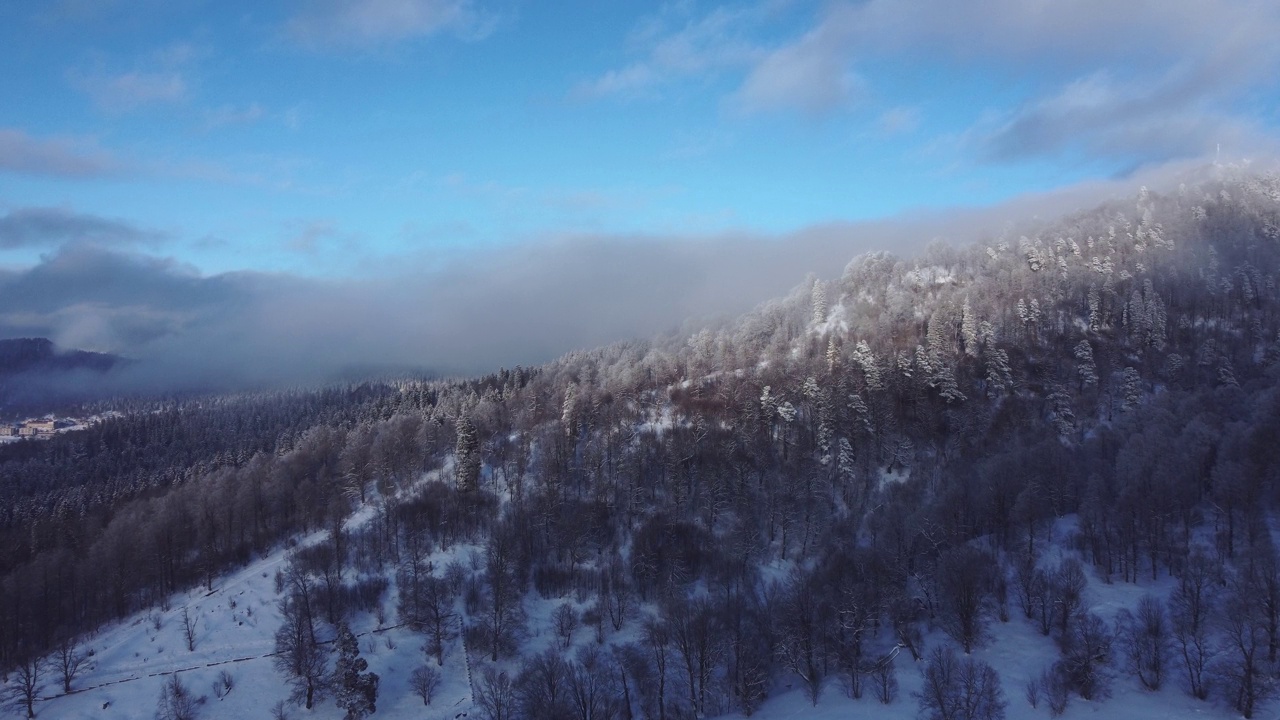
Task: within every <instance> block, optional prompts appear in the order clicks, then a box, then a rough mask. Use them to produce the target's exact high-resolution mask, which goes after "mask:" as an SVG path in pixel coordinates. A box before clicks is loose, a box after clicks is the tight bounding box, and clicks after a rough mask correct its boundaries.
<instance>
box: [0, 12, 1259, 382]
mask: <svg viewBox="0 0 1280 720" xmlns="http://www.w3.org/2000/svg"><path fill="white" fill-rule="evenodd" d="M1276 37H1280V4H1277V3H1275V2H1274V1H1268V0H1128V1H1126V2H1124V3H1116V2H1114V1H1113V0H1075V1H1073V2H1049V1H1048V0H969V1H966V2H957V1H956V0H861V1H859V2H841V1H830V2H816V1H812V0H757V1H754V2H753V1H744V2H735V3H713V2H692V1H677V2H671V3H665V4H664V3H638V2H628V1H626V0H619V1H617V2H599V1H598V0H596V1H582V2H579V1H576V0H563V1H560V2H554V3H551V2H532V1H530V0H363V1H357V0H306V1H303V0H274V1H273V0H255V1H252V2H248V1H239V0H220V1H213V0H208V1H205V0H49V1H48V2H40V3H27V2H17V1H13V0H10V1H8V2H0V48H3V50H0V78H2V79H0V336H5V337H17V336H30V335H44V336H49V337H52V338H53V339H55V341H57V342H59V343H60V344H63V345H66V346H74V347H83V348H86V349H95V350H106V351H113V352H120V353H123V354H127V355H130V356H132V357H144V358H145V357H152V356H155V357H162V356H163V357H166V358H169V360H170V364H171V365H173V366H174V367H175V370H174V372H180V371H181V368H182V367H194V366H195V365H198V364H200V361H201V360H203V361H204V362H205V363H206V364H210V365H217V366H219V367H225V366H230V365H234V366H237V367H242V368H243V367H245V366H248V365H253V366H257V367H273V368H277V369H278V370H280V371H281V372H284V371H285V369H288V372H294V371H297V372H299V373H301V372H302V370H303V368H302V365H305V364H306V360H305V358H313V359H315V362H316V363H317V367H319V366H323V368H324V369H325V370H326V371H328V370H331V369H333V368H334V367H337V366H340V365H344V364H357V363H377V362H386V363H389V364H398V365H404V364H411V365H423V366H432V367H438V368H448V369H451V370H464V371H465V370H475V369H484V368H493V367H497V366H499V365H512V364H515V363H517V362H522V363H526V364H527V363H530V362H537V361H541V360H546V359H549V358H550V357H553V356H555V355H556V354H559V353H561V352H564V351H567V350H569V349H572V348H574V347H580V346H584V345H591V344H599V343H603V342H609V341H611V340H616V339H622V338H625V337H630V336H633V335H642V336H643V335H647V334H651V333H653V332H657V331H661V330H664V329H669V328H670V327H671V326H673V325H678V324H679V323H680V322H681V321H683V320H684V319H685V318H687V317H689V316H691V315H698V314H714V313H732V312H741V311H742V310H745V309H747V308H749V307H750V306H751V305H752V304H754V303H755V302H759V301H761V300H763V299H765V298H767V297H769V296H771V295H776V294H779V293H780V292H782V291H783V290H785V288H787V287H790V286H792V285H794V284H796V283H797V282H799V281H800V280H801V279H802V278H803V277H804V274H805V273H806V272H809V271H813V272H817V273H819V274H820V275H824V276H831V275H834V274H838V273H839V270H840V269H841V268H842V267H843V265H844V263H845V262H847V261H848V260H849V259H851V258H852V257H853V256H854V255H856V254H858V253H860V252H863V251H866V250H875V249H885V250H891V251H895V252H899V253H909V252H910V251H911V250H912V249H913V248H917V247H919V246H922V245H923V244H924V243H925V242H927V241H928V240H930V239H932V237H935V236H941V237H944V238H945V239H950V240H955V241H963V240H965V239H966V238H965V237H964V235H965V231H963V230H961V229H958V228H960V227H961V226H963V227H965V228H968V227H969V226H970V225H971V224H972V223H971V224H970V225H965V224H963V223H961V224H957V225H956V226H955V228H952V229H951V230H950V231H948V228H949V227H950V226H949V225H948V223H947V222H945V219H946V218H947V217H950V215H949V214H955V213H958V214H959V215H960V216H963V217H969V218H972V213H973V212H974V211H990V212H991V217H992V218H995V217H997V216H999V212H997V209H999V208H1008V207H1016V206H1017V204H1018V203H1019V202H1020V201H1024V200H1025V199H1026V198H1029V197H1050V196H1053V195H1054V194H1055V193H1070V192H1071V191H1072V190H1073V189H1078V188H1081V187H1095V188H1097V187H1104V186H1105V187H1111V185H1108V183H1111V184H1112V185H1114V184H1115V183H1116V182H1122V181H1124V180H1126V179H1132V178H1136V177H1141V176H1143V175H1144V173H1145V174H1153V173H1154V174H1158V173H1159V171H1160V169H1161V168H1168V167H1173V166H1185V165H1187V164H1194V163H1197V162H1209V161H1212V160H1213V159H1215V158H1219V157H1228V158H1231V159H1237V158H1252V157H1262V156H1270V155H1272V154H1273V153H1274V149H1275V145H1276V140H1277V137H1278V135H1280V133H1278V131H1280V107H1278V104H1277V100H1278V99H1280V92H1278V91H1280V72H1277V71H1278V70H1280V44H1278V43H1276V42H1275V41H1274V38H1276ZM1064 209H1065V210H1070V209H1071V208H1064ZM677 266H678V267H677ZM229 348H234V350H231V349H229ZM304 374H305V373H304Z"/></svg>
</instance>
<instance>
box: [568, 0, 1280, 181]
mask: <svg viewBox="0 0 1280 720" xmlns="http://www.w3.org/2000/svg"><path fill="white" fill-rule="evenodd" d="M681 7H682V8H683V9H682V10H681V11H680V12H683V13H685V15H680V13H679V12H677V13H676V14H675V17H676V19H677V20H678V22H677V21H673V20H672V19H671V18H670V17H663V18H659V19H658V20H653V21H650V22H648V23H646V24H645V26H644V28H643V32H640V33H638V34H637V36H636V40H635V42H634V44H636V45H637V46H638V47H639V48H640V49H641V53H642V55H643V56H642V57H641V59H639V60H637V61H635V62H633V63H631V64H630V65H627V66H625V67H622V68H620V69H615V70H612V71H610V72H607V73H605V74H603V75H601V76H600V77H599V78H597V79H596V80H594V81H593V82H591V83H588V84H585V85H584V86H581V87H580V88H579V89H580V90H584V89H585V90H586V91H588V93H587V94H593V95H611V94H612V95H617V94H639V93H638V91H639V90H645V89H653V88H656V87H659V86H661V85H662V84H663V83H670V82H673V81H676V80H684V81H704V82H705V81H708V80H709V79H711V78H713V77H714V76H716V75H727V76H729V77H730V78H731V80H730V82H733V83H736V87H734V89H732V90H730V91H728V92H727V99H728V101H729V103H728V104H729V106H730V107H732V108H735V109H737V110H740V111H743V112H748V113H751V112H799V113H802V114H810V115H813V114H824V113H831V112H834V111H837V110H841V109H844V108H850V107H859V106H861V107H864V108H871V109H875V108H874V104H875V102H874V101H875V99H876V97H877V95H881V94H886V93H884V92H883V91H885V90H889V89H891V88H890V86H889V83H891V82H893V79H892V78H893V76H892V73H893V72H894V71H895V70H896V69H897V68H901V67H904V66H909V65H916V66H924V67H937V66H940V65H942V66H949V67H953V68H956V69H959V70H963V71H964V72H972V73H974V74H981V75H984V76H987V77H991V78H993V79H994V80H996V81H1004V82H1010V83H1014V84H1015V86H1017V87H1020V88H1023V89H1024V93H1025V97H1024V99H1023V100H1022V103H1021V105H1020V106H1018V107H1007V106H1006V107H994V108H988V112H987V115H994V116H995V117H996V118H997V119H996V120H995V121H990V120H988V121H984V122H982V123H980V124H978V125H977V126H975V127H973V128H971V129H970V130H969V131H968V132H967V133H964V139H965V147H964V148H963V149H964V150H966V151H969V152H972V153H974V154H976V156H977V157H979V158H982V159H986V160H999V161H1012V160H1017V159H1020V158H1025V157H1034V156H1042V155H1052V154H1057V153H1062V152H1064V151H1077V152H1083V153H1086V154H1089V155H1092V156H1107V157H1115V156H1116V155H1117V154H1119V155H1120V156H1123V157H1125V158H1126V159H1129V160H1132V161H1136V162H1146V161H1155V160H1163V159H1169V158H1174V157H1186V156H1189V155H1192V154H1195V153H1198V152H1202V151H1203V150H1205V149H1206V148H1209V147H1211V146H1213V145H1215V144H1217V143H1219V142H1223V143H1226V142H1230V141H1242V142H1246V141H1256V140H1257V139H1258V136H1259V134H1260V132H1259V131H1258V130H1257V129H1256V128H1255V123H1254V122H1252V121H1251V119H1250V118H1249V116H1248V115H1246V114H1245V113H1244V112H1242V111H1239V110H1237V109H1235V108H1234V106H1235V105H1236V104H1238V101H1240V100H1242V99H1246V98H1247V97H1248V96H1249V94H1250V93H1252V92H1255V91H1257V90H1260V89H1274V88H1275V87H1276V84H1277V83H1276V80H1275V78H1276V77H1280V74H1278V73H1277V71H1278V70H1280V44H1277V43H1276V42H1275V40H1274V38H1275V37H1278V36H1280V4H1278V3H1275V2H1273V1H1272V0H1229V1H1225V2H1224V1H1217V0H1131V1H1129V2H1122V3H1116V2H1114V0H1074V1H1073V2H1040V1H1037V2H1028V1H1027V0H973V1H972V2H963V3H958V2H954V0H915V1H913V2H901V0H867V1H866V2H848V1H843V2H835V3H832V4H828V5H825V6H823V7H822V9H821V10H819V11H818V13H817V14H816V15H815V16H813V17H812V18H810V19H809V20H808V21H807V22H803V23H802V24H801V27H800V30H799V31H784V32H782V33H778V32H777V31H776V28H778V27H789V26H791V25H792V23H771V22H766V19H767V18H770V17H772V15H771V13H775V12H777V11H778V8H788V9H790V10H792V11H795V10H796V9H797V8H799V12H800V13H803V12H805V11H806V10H805V9H806V8H807V7H808V6H806V5H797V4H786V3H782V4H779V3H776V2H769V1H768V0H761V2H760V3H758V4H756V5H754V6H750V7H745V8H744V7H742V6H735V7H734V9H733V10H732V11H730V10H726V9H724V8H718V9H714V10H711V11H708V12H706V13H705V14H703V15H701V16H697V15H692V16H690V15H688V13H689V9H688V8H689V7H691V6H681ZM794 14H795V13H794V12H793V16H792V17H790V20H792V21H794V20H795V19H796V18H795V17H794ZM668 15H670V13H668ZM800 19H801V20H803V18H800ZM922 100H923V99H922ZM878 112H879V113H881V120H880V124H881V127H882V129H884V130H885V131H886V132H899V131H902V130H904V129H908V128H911V127H913V126H914V124H915V118H914V117H912V115H911V114H909V113H908V114H902V113H896V112H895V110H894V109H892V108H879V109H878Z"/></svg>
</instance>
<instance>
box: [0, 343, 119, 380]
mask: <svg viewBox="0 0 1280 720" xmlns="http://www.w3.org/2000/svg"><path fill="white" fill-rule="evenodd" d="M122 359H123V358H121V357H120V356H118V355H112V354H110V353H100V352H90V351H88V350H59V349H58V347H57V346H56V345H54V344H53V341H51V340H49V339H47V338H14V339H12V340H0V376H3V375H16V374H20V373H28V372H68V371H71V370H93V371H95V372H100V373H102V372H106V371H108V370H110V369H111V368H113V367H115V366H116V365H117V364H118V363H120V362H121V360H122Z"/></svg>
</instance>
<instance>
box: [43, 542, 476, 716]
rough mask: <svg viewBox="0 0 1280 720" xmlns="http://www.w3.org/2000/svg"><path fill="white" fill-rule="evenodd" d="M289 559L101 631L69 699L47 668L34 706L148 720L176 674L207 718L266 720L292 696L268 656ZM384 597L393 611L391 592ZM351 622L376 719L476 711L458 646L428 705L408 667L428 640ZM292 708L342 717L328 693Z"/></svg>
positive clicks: (254, 567) (262, 563)
mask: <svg viewBox="0 0 1280 720" xmlns="http://www.w3.org/2000/svg"><path fill="white" fill-rule="evenodd" d="M284 562H285V552H284V551H283V550H282V551H280V552H277V553H274V554H272V555H270V556H268V557H266V558H264V559H261V560H259V561H257V562H254V563H253V564H251V565H249V566H248V567H246V568H244V569H242V570H240V571H239V572H236V573H234V574H232V575H230V576H228V577H226V578H223V579H221V580H219V581H218V582H217V583H215V585H214V590H213V592H211V593H206V592H205V591H204V589H203V588H200V589H199V590H195V591H192V592H190V593H186V594H183V595H179V596H175V597H174V598H173V600H172V602H171V603H170V606H169V609H168V610H167V611H151V612H149V613H140V614H138V615H136V616H134V617H132V618H130V619H128V620H125V621H123V622H121V623H119V624H116V625H112V626H109V627H107V628H105V629H103V631H101V632H100V633H98V634H97V635H95V636H93V637H91V638H89V639H88V640H86V642H85V645H84V648H85V649H91V650H92V652H93V657H92V668H91V669H89V670H88V671H86V672H84V673H83V674H82V675H81V676H79V677H77V678H76V680H75V681H74V682H73V684H72V693H71V694H69V695H62V694H61V690H62V684H61V680H60V678H59V677H55V675H54V674H53V673H52V671H46V672H47V673H48V674H47V675H46V679H45V683H44V686H45V689H44V692H43V693H41V696H42V697H43V698H45V699H43V700H41V701H40V702H38V703H37V704H36V713H37V717H39V718H50V719H54V718H56V719H58V720H63V719H65V720H79V719H81V718H83V719H85V720H88V719H89V718H93V719H94V720H115V719H117V718H118V719H120V720H125V719H126V718H127V719H130V720H135V719H140V718H145V719H147V720H150V719H151V718H153V717H155V712H156V702H157V700H158V698H159V696H160V690H161V686H162V685H163V684H164V683H165V682H166V681H167V680H168V679H169V676H170V675H171V674H173V673H175V672H176V673H178V675H179V678H180V680H181V681H182V683H183V684H184V685H186V686H187V687H188V688H190V689H191V690H192V692H193V693H194V694H195V695H196V696H198V697H199V696H203V702H202V704H201V705H200V706H199V713H200V717H201V718H203V719H205V720H213V719H215V718H245V719H249V718H262V719H263V720H266V718H268V717H270V716H271V715H270V713H271V709H272V708H273V707H274V706H275V705H276V703H277V702H279V701H281V700H286V701H287V698H288V696H289V692H290V688H289V686H288V685H287V684H286V683H285V678H284V676H283V675H282V674H281V673H280V672H279V671H278V670H277V669H276V667H275V664H274V663H273V658H272V657H271V655H270V653H272V652H273V651H274V644H275V643H274V636H275V631H276V629H277V628H278V627H279V626H280V612H279V609H278V608H277V606H276V597H277V596H276V591H275V574H276V571H277V570H279V569H280V568H281V567H282V565H283V563H284ZM384 603H385V604H386V605H387V606H388V610H390V608H391V605H392V603H393V596H391V597H387V598H384ZM184 607H185V608H187V611H188V613H189V616H190V617H193V618H196V622H197V629H196V633H195V650H194V651H188V650H187V644H186V639H185V636H184V631H183V621H182V611H183V608H184ZM387 615H388V618H389V619H388V623H390V622H394V620H392V619H390V618H393V617H394V613H393V612H388V613H387ZM157 625H158V629H157ZM351 626H352V630H353V631H355V632H356V634H357V635H358V636H359V637H360V653H361V657H363V658H365V659H366V660H367V661H368V662H369V669H370V670H372V671H373V672H376V673H377V674H378V675H379V676H380V678H381V681H380V686H379V692H378V710H377V717H383V718H388V719H394V718H421V719H423V720H434V719H435V718H450V719H452V718H455V717H456V716H457V715H458V713H459V712H463V711H466V710H467V709H469V708H470V704H471V693H470V688H469V686H468V683H467V677H466V672H465V668H464V660H463V655H462V652H461V651H460V650H459V649H458V645H457V644H456V643H455V644H454V646H453V648H452V650H451V652H450V653H449V654H447V655H446V656H445V664H444V667H442V668H440V671H441V683H440V687H439V689H438V691H437V694H436V697H435V698H433V699H432V703H431V705H430V706H424V705H423V702H422V699H421V698H420V697H418V696H417V695H416V694H414V693H413V691H412V689H411V688H410V687H409V675H410V673H412V672H413V670H414V668H416V667H418V666H420V665H423V664H426V663H427V662H428V661H427V658H426V655H425V654H424V653H423V651H422V644H423V639H424V638H423V636H422V635H421V634H419V633H414V632H412V631H410V630H409V629H407V628H403V627H390V628H385V629H379V628H377V623H376V621H375V620H374V619H373V618H372V617H371V616H369V615H367V614H361V615H357V616H355V617H354V618H352V622H351ZM431 662H432V664H433V665H434V660H432V661H431ZM223 671H225V672H228V673H230V675H231V677H232V680H233V682H234V685H233V687H232V689H231V691H230V692H229V693H227V694H226V695H225V696H224V697H222V698H221V699H219V698H218V697H217V693H215V691H214V686H215V684H216V683H217V681H218V680H219V676H220V674H221V673H222V672H223ZM288 713H289V716H290V717H293V718H303V717H307V718H315V719H316V720H335V719H337V718H341V717H342V715H343V713H342V711H341V710H339V709H338V707H337V706H336V705H335V704H334V703H333V702H332V700H329V699H325V700H322V701H320V702H317V703H316V706H315V709H314V710H313V711H311V712H308V711H306V710H304V709H303V708H301V707H299V706H296V705H289V706H288ZM24 715H25V713H24Z"/></svg>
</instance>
